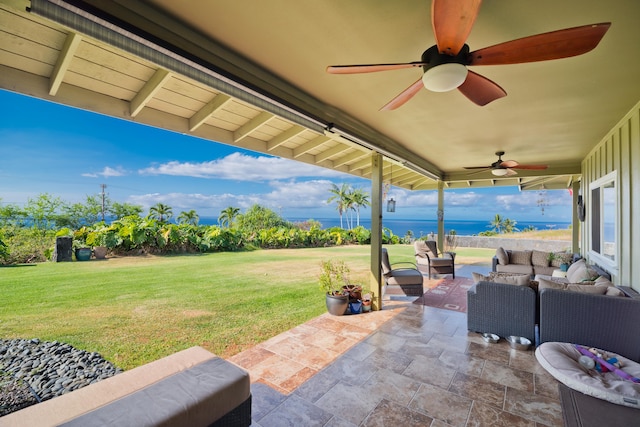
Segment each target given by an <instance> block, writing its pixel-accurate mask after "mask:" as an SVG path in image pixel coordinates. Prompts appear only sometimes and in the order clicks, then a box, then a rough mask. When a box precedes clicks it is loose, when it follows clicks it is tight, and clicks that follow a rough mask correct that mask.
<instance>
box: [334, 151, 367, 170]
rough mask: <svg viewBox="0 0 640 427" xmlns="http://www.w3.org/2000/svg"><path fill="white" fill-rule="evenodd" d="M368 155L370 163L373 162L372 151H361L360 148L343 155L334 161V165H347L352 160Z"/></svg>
mask: <svg viewBox="0 0 640 427" xmlns="http://www.w3.org/2000/svg"><path fill="white" fill-rule="evenodd" d="M365 156H366V157H367V160H368V161H369V163H371V155H370V153H366V152H364V151H360V150H356V151H354V152H353V153H349V154H347V155H346V156H342V157H340V158H338V159H336V160H334V161H333V166H334V167H340V166H343V165H346V164H348V163H350V162H353V161H356V160H360V159H361V158H363V157H365Z"/></svg>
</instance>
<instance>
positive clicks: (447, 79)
mask: <svg viewBox="0 0 640 427" xmlns="http://www.w3.org/2000/svg"><path fill="white" fill-rule="evenodd" d="M467 73H468V70H467V67H465V66H464V65H462V64H456V63H453V62H451V63H448V64H442V65H438V66H437V67H433V68H429V69H428V70H427V71H426V72H425V73H424V74H423V76H422V83H423V84H424V87H425V88H427V89H429V90H430V91H432V92H449V91H450V90H453V89H455V88H457V87H458V86H460V85H461V84H462V83H464V81H465V80H466V79H467Z"/></svg>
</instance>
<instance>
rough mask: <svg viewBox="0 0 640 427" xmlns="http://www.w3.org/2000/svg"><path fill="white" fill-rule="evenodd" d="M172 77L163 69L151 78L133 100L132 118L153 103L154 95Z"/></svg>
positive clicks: (158, 70)
mask: <svg viewBox="0 0 640 427" xmlns="http://www.w3.org/2000/svg"><path fill="white" fill-rule="evenodd" d="M170 77H171V73H170V72H168V71H167V70H165V69H163V68H158V69H157V70H156V72H155V73H154V74H153V76H151V78H150V79H149V80H148V81H147V82H146V83H145V84H144V86H142V89H141V90H140V92H138V93H137V94H136V96H134V97H133V99H132V100H131V106H130V111H131V117H135V116H137V115H138V113H139V112H140V111H142V109H143V108H144V107H145V106H146V105H147V104H148V103H149V101H151V100H152V99H153V97H154V95H155V94H156V93H157V92H158V91H159V90H160V89H161V88H162V85H163V84H164V83H165V82H166V81H167V80H168V79H169V78H170Z"/></svg>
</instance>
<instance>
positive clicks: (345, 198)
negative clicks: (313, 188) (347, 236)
mask: <svg viewBox="0 0 640 427" xmlns="http://www.w3.org/2000/svg"><path fill="white" fill-rule="evenodd" d="M350 188H351V187H350V186H349V185H348V184H345V183H342V184H341V185H340V186H338V185H337V184H333V183H332V184H331V188H330V189H329V192H330V193H331V194H333V195H332V196H331V197H329V199H328V200H327V203H332V202H334V201H335V202H336V209H337V210H338V215H340V228H344V225H343V223H342V214H343V213H344V212H345V211H346V210H347V209H348V206H349V197H350V191H349V190H350Z"/></svg>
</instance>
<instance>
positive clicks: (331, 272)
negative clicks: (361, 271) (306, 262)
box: [318, 260, 351, 295]
mask: <svg viewBox="0 0 640 427" xmlns="http://www.w3.org/2000/svg"><path fill="white" fill-rule="evenodd" d="M320 265H321V267H322V272H321V273H320V276H319V277H318V281H319V283H320V289H322V290H323V291H324V292H325V293H326V294H328V295H344V292H345V289H347V288H348V287H349V286H350V285H351V283H350V281H349V272H350V271H351V270H350V269H349V267H348V266H347V264H346V263H345V262H344V261H342V260H340V261H333V260H323V261H322V262H321V263H320Z"/></svg>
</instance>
